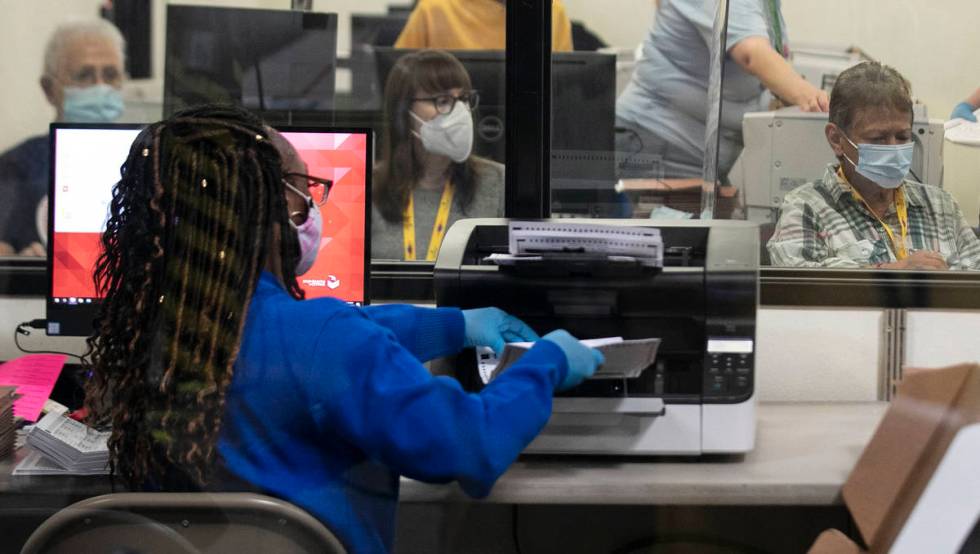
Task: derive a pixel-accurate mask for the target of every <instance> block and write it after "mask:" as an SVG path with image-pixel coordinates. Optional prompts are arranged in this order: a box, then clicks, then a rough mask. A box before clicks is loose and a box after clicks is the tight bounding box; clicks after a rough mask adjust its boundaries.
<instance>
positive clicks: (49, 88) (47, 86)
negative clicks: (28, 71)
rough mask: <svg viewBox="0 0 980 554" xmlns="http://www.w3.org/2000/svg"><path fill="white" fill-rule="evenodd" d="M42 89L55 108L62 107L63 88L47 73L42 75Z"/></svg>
mask: <svg viewBox="0 0 980 554" xmlns="http://www.w3.org/2000/svg"><path fill="white" fill-rule="evenodd" d="M41 90H43V91H44V97H45V98H47V99H48V103H49V104H51V105H52V106H54V107H55V109H60V108H61V98H60V92H61V90H60V89H59V88H58V85H57V83H55V82H54V79H52V78H51V77H50V76H48V75H45V76H43V77H41Z"/></svg>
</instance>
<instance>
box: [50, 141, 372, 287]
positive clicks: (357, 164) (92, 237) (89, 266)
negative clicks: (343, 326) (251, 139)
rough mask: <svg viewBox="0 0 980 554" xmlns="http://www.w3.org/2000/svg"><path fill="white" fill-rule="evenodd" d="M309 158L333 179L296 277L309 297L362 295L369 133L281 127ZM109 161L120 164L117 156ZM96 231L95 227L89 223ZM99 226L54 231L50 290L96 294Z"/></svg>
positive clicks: (312, 168) (316, 172) (312, 167)
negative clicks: (306, 261) (316, 240)
mask: <svg viewBox="0 0 980 554" xmlns="http://www.w3.org/2000/svg"><path fill="white" fill-rule="evenodd" d="M283 135H284V136H285V137H286V139H287V140H289V142H290V143H291V144H292V145H293V147H294V148H296V150H297V152H298V153H299V155H300V157H301V158H302V159H303V161H304V162H306V164H307V172H308V173H309V174H310V175H313V176H316V177H324V178H327V179H331V180H332V181H333V187H332V188H331V189H330V195H329V196H328V197H327V203H326V204H324V205H323V206H321V207H320V213H321V215H322V216H323V237H322V239H321V241H320V251H319V253H318V255H317V259H316V263H315V264H314V265H313V267H312V268H311V269H310V270H309V271H308V272H307V273H306V274H305V275H302V276H300V277H299V278H298V280H299V283H300V286H301V287H302V288H303V290H305V291H306V297H307V298H317V297H321V296H330V297H333V298H337V299H340V300H344V301H347V302H363V301H364V297H365V282H364V280H365V274H364V266H365V256H366V255H367V254H366V252H365V234H366V209H367V208H366V203H367V189H366V184H367V175H366V171H367V170H368V151H367V135H365V134H348V133H323V132H320V133H315V132H313V133H293V132H288V133H283ZM112 163H115V164H117V165H118V161H117V160H112ZM93 231H94V229H93ZM101 237H102V230H101V229H100V230H98V231H97V232H90V233H84V232H71V233H69V232H55V233H54V236H53V237H52V238H53V241H54V243H53V248H52V250H53V257H52V275H53V279H52V282H53V286H52V296H53V297H55V298H66V299H67V298H72V297H74V298H79V299H81V298H96V297H97V295H96V294H95V283H94V282H93V273H94V269H95V263H96V260H97V259H98V256H99V253H100V251H101V242H100V241H101Z"/></svg>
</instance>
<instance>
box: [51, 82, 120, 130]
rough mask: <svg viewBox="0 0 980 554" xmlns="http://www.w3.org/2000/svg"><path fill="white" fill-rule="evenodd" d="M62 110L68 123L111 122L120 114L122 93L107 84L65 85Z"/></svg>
mask: <svg viewBox="0 0 980 554" xmlns="http://www.w3.org/2000/svg"><path fill="white" fill-rule="evenodd" d="M64 94H65V100H64V102H63V103H62V111H63V113H64V119H65V121H67V122H69V123H111V122H113V121H115V120H117V119H119V116H121V115H122V113H123V109H124V108H125V104H123V99H122V94H120V93H119V91H118V90H117V89H116V88H115V87H111V86H109V85H92V86H90V87H65V88H64Z"/></svg>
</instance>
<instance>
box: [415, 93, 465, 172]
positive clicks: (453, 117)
mask: <svg viewBox="0 0 980 554" xmlns="http://www.w3.org/2000/svg"><path fill="white" fill-rule="evenodd" d="M408 113H410V114H411V115H412V117H414V118H415V119H417V120H418V121H419V122H420V123H421V124H422V127H421V128H420V129H419V131H418V132H416V131H412V133H413V134H414V135H415V136H416V137H418V138H420V139H422V146H424V147H425V149H426V150H427V151H429V152H431V153H433V154H440V155H443V156H446V157H448V158H449V159H450V160H452V161H454V162H456V163H461V162H464V161H466V158H469V157H470V152H471V151H472V150H473V116H472V115H471V114H470V108H469V106H467V105H466V103H465V102H460V101H457V102H456V106H455V107H453V111H451V112H449V113H447V114H439V115H437V116H436V117H434V118H432V119H431V120H429V121H423V120H422V118H421V117H419V116H417V115H415V112H412V111H409V112H408Z"/></svg>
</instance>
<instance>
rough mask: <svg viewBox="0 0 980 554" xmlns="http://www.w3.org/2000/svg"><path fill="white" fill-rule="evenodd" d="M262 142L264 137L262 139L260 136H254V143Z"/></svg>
mask: <svg viewBox="0 0 980 554" xmlns="http://www.w3.org/2000/svg"><path fill="white" fill-rule="evenodd" d="M263 140H265V137H263V136H262V135H255V141H256V142H262V141H263Z"/></svg>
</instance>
